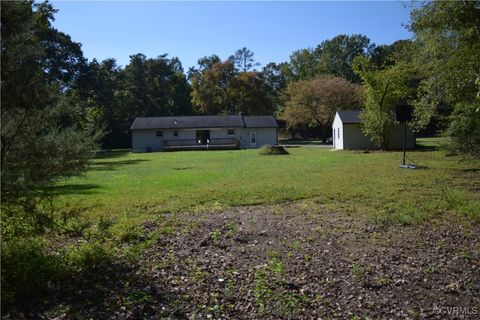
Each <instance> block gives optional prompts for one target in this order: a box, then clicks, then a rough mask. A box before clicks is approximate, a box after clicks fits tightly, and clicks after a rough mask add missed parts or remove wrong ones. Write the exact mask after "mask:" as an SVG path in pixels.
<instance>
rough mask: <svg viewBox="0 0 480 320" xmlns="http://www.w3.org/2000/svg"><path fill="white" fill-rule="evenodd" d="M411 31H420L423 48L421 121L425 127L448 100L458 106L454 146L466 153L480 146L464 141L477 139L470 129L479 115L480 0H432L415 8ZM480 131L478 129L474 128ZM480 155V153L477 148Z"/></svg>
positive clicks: (420, 56) (418, 39)
mask: <svg viewBox="0 0 480 320" xmlns="http://www.w3.org/2000/svg"><path fill="white" fill-rule="evenodd" d="M410 30H411V31H412V32H414V34H415V40H416V42H417V43H418V45H419V50H418V52H417V55H416V56H415V60H414V63H415V65H416V66H417V68H418V69H419V70H420V72H421V75H422V81H421V83H420V86H419V94H418V99H417V100H416V101H415V112H416V116H417V119H418V124H419V126H425V125H426V124H427V123H428V122H429V121H430V120H431V118H432V117H434V116H435V115H437V114H438V113H439V108H442V107H444V106H445V105H447V106H451V107H453V108H454V111H453V118H452V119H453V120H454V121H453V122H451V123H452V127H451V128H449V129H448V130H447V133H448V134H449V135H452V136H453V138H454V139H453V141H454V145H453V148H454V149H457V150H458V151H461V152H473V150H479V149H480V147H479V146H478V145H477V146H476V147H474V146H472V145H471V144H467V145H463V143H462V142H463V141H472V140H471V137H469V136H470V134H472V133H471V132H469V130H460V127H461V126H459V123H460V122H459V121H458V120H459V119H463V120H462V121H463V123H464V125H465V127H469V126H473V125H474V124H475V123H477V122H478V117H480V112H478V111H475V110H479V108H480V106H479V101H478V100H477V99H476V93H477V91H478V88H477V86H476V84H475V81H476V80H477V79H478V78H479V76H480V59H479V56H480V8H479V2H478V1H455V2H453V1H451V2H446V1H431V2H425V3H424V4H423V5H422V6H421V7H418V8H414V9H413V10H412V12H411V25H410ZM475 132H477V133H478V131H475ZM474 141H480V138H477V139H475V140H474ZM475 153H476V154H478V152H475Z"/></svg>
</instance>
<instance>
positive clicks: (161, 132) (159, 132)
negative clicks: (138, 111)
mask: <svg viewBox="0 0 480 320" xmlns="http://www.w3.org/2000/svg"><path fill="white" fill-rule="evenodd" d="M155 135H156V136H157V137H163V131H157V132H156V133H155Z"/></svg>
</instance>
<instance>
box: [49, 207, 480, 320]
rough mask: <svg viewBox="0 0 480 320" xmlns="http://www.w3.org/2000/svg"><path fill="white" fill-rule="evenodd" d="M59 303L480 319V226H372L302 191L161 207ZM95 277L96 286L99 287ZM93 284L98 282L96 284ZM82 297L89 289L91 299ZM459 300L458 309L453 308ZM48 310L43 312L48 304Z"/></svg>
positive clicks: (115, 315) (163, 310) (116, 309)
mask: <svg viewBox="0 0 480 320" xmlns="http://www.w3.org/2000/svg"><path fill="white" fill-rule="evenodd" d="M159 231H160V233H159V237H158V240H156V242H155V243H154V244H153V245H151V246H149V247H148V248H147V250H145V251H143V252H142V253H141V254H140V259H139V260H138V261H137V262H135V263H132V264H131V265H128V266H122V265H120V264H119V265H117V266H114V267H113V269H116V272H117V274H118V276H116V277H115V276H112V274H115V272H111V271H112V270H110V271H109V272H108V274H109V275H110V276H109V278H107V279H105V276H106V274H107V273H101V274H95V275H92V277H91V279H90V280H91V281H92V283H95V285H89V286H85V287H86V288H87V289H85V290H84V291H83V292H78V294H77V296H74V297H71V298H70V299H71V300H72V301H70V307H69V308H68V310H65V312H64V313H61V312H60V316H58V314H59V309H58V308H57V311H56V312H55V314H57V316H55V317H56V318H74V317H75V315H82V317H84V316H85V317H92V318H111V319H139V318H141V319H157V318H181V319H200V318H212V319H220V318H221V319H232V318H235V319H257V318H267V319H277V318H295V319H455V318H459V319H460V318H462V319H478V317H479V314H480V241H479V240H480V232H479V231H480V227H479V226H470V225H466V224H459V223H458V221H456V222H455V223H450V222H449V221H448V219H447V220H446V219H445V218H443V219H442V220H439V221H438V222H435V221H433V222H429V223H426V224H416V225H411V226H398V225H397V226H390V227H386V226H377V225H374V224H373V223H372V222H371V221H364V220H362V219H361V218H359V217H358V216H356V215H346V214H345V213H341V212H325V210H324V209H322V207H321V206H320V205H311V204H306V203H303V202H295V203H289V204H281V205H272V206H251V207H239V208H233V209H229V210H226V211H224V212H220V213H201V214H182V215H170V216H166V217H165V219H163V220H162V221H161V222H158V223H150V224H149V225H146V226H145V232H146V234H148V233H152V232H159ZM95 286H97V287H99V288H102V289H98V288H96V289H95ZM99 292H100V293H99ZM86 301H89V302H88V303H87V302H86ZM453 307H456V308H458V309H452V308H453ZM43 316H45V317H47V318H48V317H49V315H48V313H44V314H43Z"/></svg>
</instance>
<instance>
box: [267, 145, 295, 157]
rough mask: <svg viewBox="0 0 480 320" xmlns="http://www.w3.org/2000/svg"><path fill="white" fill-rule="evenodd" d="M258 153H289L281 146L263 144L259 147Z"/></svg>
mask: <svg viewBox="0 0 480 320" xmlns="http://www.w3.org/2000/svg"><path fill="white" fill-rule="evenodd" d="M260 154H262V155H282V154H289V153H288V151H287V150H285V148H284V147H282V146H271V145H264V146H262V147H261V148H260Z"/></svg>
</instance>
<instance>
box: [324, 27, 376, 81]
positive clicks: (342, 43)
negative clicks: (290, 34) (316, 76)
mask: <svg viewBox="0 0 480 320" xmlns="http://www.w3.org/2000/svg"><path fill="white" fill-rule="evenodd" d="M373 48H374V45H372V44H370V39H369V38H368V37H366V36H364V35H361V34H354V35H351V36H349V35H345V34H342V35H338V36H336V37H334V38H333V39H331V40H325V41H323V42H322V43H321V44H320V45H319V46H317V48H316V49H315V53H316V55H318V56H319V61H318V67H317V69H318V72H319V73H322V74H331V75H334V76H337V77H341V78H344V79H347V80H348V81H351V82H356V83H359V82H360V78H359V77H358V76H357V75H356V74H355V73H354V72H353V69H352V64H353V59H354V58H355V57H356V56H358V55H365V56H368V55H370V54H371V52H372V50H373Z"/></svg>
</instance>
